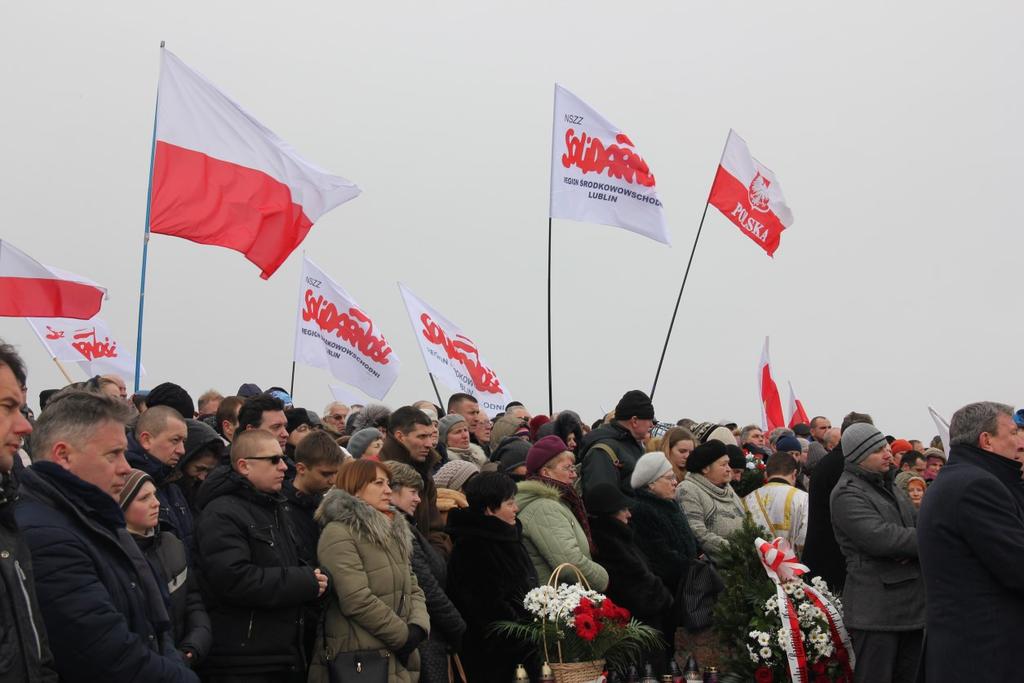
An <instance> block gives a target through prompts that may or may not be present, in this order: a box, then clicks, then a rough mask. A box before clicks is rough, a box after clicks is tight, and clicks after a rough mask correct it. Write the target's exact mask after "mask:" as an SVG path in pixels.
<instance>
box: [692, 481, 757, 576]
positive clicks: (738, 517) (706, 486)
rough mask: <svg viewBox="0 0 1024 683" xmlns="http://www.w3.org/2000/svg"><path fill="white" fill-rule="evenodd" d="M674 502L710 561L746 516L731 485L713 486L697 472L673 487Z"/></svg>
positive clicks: (725, 545)
mask: <svg viewBox="0 0 1024 683" xmlns="http://www.w3.org/2000/svg"><path fill="white" fill-rule="evenodd" d="M676 502H677V503H679V507H681V508H682V510H683V513H684V514H685V515H686V521H687V522H689V524H690V529H691V530H692V531H693V535H694V536H695V537H696V538H697V543H698V544H699V545H700V547H701V548H703V550H704V552H705V553H707V555H708V557H710V558H711V559H712V560H716V559H718V556H719V554H720V553H721V552H722V551H723V550H725V549H726V547H727V546H728V545H729V541H728V540H727V539H728V537H729V535H730V534H732V533H733V532H735V531H737V530H738V529H739V528H740V527H741V526H743V520H744V518H746V516H747V513H746V511H745V510H744V509H743V501H742V500H741V499H740V497H739V496H738V495H736V491H734V490H733V488H732V487H731V486H729V485H728V484H726V485H725V487H724V488H723V487H721V486H715V485H714V484H712V483H711V482H710V481H708V479H707V477H705V476H704V475H702V474H699V473H697V472H689V473H688V474H687V475H686V479H684V480H683V481H682V482H681V483H680V484H679V486H678V487H677V488H676Z"/></svg>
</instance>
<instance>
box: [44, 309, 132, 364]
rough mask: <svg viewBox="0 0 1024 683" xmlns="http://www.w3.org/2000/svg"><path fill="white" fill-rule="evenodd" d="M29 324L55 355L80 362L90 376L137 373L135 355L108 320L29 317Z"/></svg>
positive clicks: (60, 359)
mask: <svg viewBox="0 0 1024 683" xmlns="http://www.w3.org/2000/svg"><path fill="white" fill-rule="evenodd" d="M28 324H29V326H31V327H32V331H33V332H35V333H36V336H37V337H39V341H40V342H42V344H43V346H44V347H46V350H47V351H48V352H49V353H50V357H51V358H54V359H56V360H59V361H64V362H71V363H77V364H78V365H79V366H80V367H81V368H82V370H84V371H85V374H86V375H87V376H89V377H92V376H93V375H107V374H113V375H118V376H120V377H133V376H134V375H135V356H134V354H132V353H131V352H130V351H126V350H125V348H124V346H123V345H120V344H119V343H118V341H117V338H116V337H115V336H114V334H113V332H111V331H110V328H109V327H108V326H107V323H105V322H103V320H101V319H100V318H98V317H93V318H90V319H89V320H74V319H72V318H29V319H28ZM140 374H141V375H144V374H146V371H145V369H143V368H140Z"/></svg>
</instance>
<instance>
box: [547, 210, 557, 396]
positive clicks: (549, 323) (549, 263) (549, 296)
mask: <svg viewBox="0 0 1024 683" xmlns="http://www.w3.org/2000/svg"><path fill="white" fill-rule="evenodd" d="M554 414H555V401H554V398H553V393H552V390H551V216H548V415H554Z"/></svg>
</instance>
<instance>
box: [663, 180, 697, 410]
mask: <svg viewBox="0 0 1024 683" xmlns="http://www.w3.org/2000/svg"><path fill="white" fill-rule="evenodd" d="M710 205H711V196H710V195H708V201H707V202H705V203H704V213H703V214H701V217H700V225H698V226H697V236H696V237H695V238H694V239H693V248H692V249H691V250H690V260H689V261H687V262H686V271H685V272H684V273H683V284H682V285H680V286H679V296H678V297H676V307H675V308H674V309H672V320H671V321H670V322H669V324H668V334H666V335H665V345H664V346H663V347H661V358H660V359H659V360H658V371H657V372H655V373H654V384H653V385H652V386H651V398H652V399H653V398H654V390H655V389H657V388H658V378H659V377H660V376H661V366H662V364H663V363H664V362H665V352H666V351H668V340H669V339H671V338H672V328H673V327H674V326H675V324H676V314H677V313H678V312H679V302H681V301H682V300H683V290H684V289H686V278H688V277H689V276H690V266H691V265H693V255H694V254H695V253H697V242H698V241H699V240H700V232H701V230H703V229H704V219H705V218H706V217H707V215H708V206H710Z"/></svg>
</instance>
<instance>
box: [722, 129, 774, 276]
mask: <svg viewBox="0 0 1024 683" xmlns="http://www.w3.org/2000/svg"><path fill="white" fill-rule="evenodd" d="M708 201H709V202H711V205H712V206H714V207H715V208H716V209H718V210H719V211H721V212H722V214H723V215H724V216H725V217H726V218H728V219H729V220H730V221H732V222H733V223H734V224H735V225H736V227H737V228H739V229H740V232H742V233H743V234H744V235H746V236H747V237H749V238H750V239H752V240H754V242H756V243H757V245H758V246H759V247H761V248H762V249H764V250H765V252H767V254H768V255H769V256H771V255H772V254H774V253H775V250H776V249H778V248H779V240H780V239H781V237H782V231H783V230H785V229H786V228H788V227H789V226H790V225H792V223H793V214H792V212H790V210H789V207H788V206H786V199H785V197H783V196H782V187H781V186H780V185H779V181H778V180H776V179H775V174H774V173H772V172H771V170H770V169H769V168H768V167H767V166H764V165H763V164H761V162H760V161H758V160H757V159H755V158H754V157H752V156H751V155H750V150H749V149H748V148H747V143H746V142H744V140H743V138H741V137H740V136H739V135H737V134H736V132H735V131H732V130H730V131H729V138H728V139H727V140H726V143H725V151H724V152H722V160H721V161H720V162H719V164H718V173H716V174H715V182H714V184H713V185H712V186H711V195H710V196H709V198H708Z"/></svg>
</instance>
